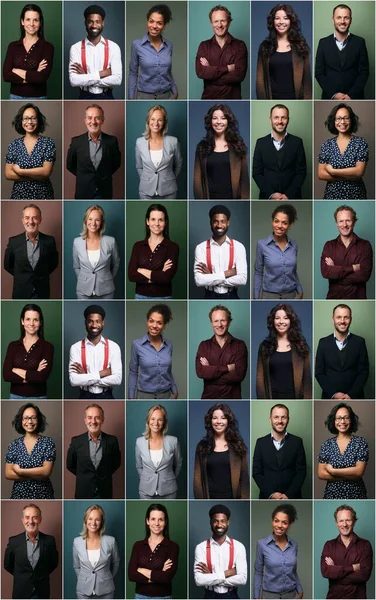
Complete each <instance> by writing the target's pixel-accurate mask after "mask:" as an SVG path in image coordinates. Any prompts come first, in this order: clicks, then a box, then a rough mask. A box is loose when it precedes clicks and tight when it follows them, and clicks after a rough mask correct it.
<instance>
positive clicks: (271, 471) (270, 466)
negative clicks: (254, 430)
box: [252, 433, 307, 498]
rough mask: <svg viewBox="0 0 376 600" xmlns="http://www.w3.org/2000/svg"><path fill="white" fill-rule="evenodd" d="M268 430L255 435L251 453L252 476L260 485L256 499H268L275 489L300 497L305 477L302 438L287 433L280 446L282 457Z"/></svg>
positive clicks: (289, 496) (305, 463)
mask: <svg viewBox="0 0 376 600" xmlns="http://www.w3.org/2000/svg"><path fill="white" fill-rule="evenodd" d="M277 452H282V450H279V451H277V450H276V449H275V447H274V444H273V440H272V437H271V435H270V433H269V434H268V435H265V436H264V437H262V438H258V440H257V442H256V446H255V451H254V454H253V466H252V477H253V479H254V480H255V482H256V483H257V485H258V487H259V488H260V495H259V498H269V497H270V496H271V495H272V494H273V493H274V492H281V493H282V494H286V496H288V498H301V497H302V489H301V488H302V485H303V483H304V480H305V478H306V476H307V461H306V456H305V452H304V446H303V440H302V438H300V437H298V436H297V435H293V434H292V433H289V434H288V435H287V437H286V440H285V443H284V445H283V453H282V454H280V455H279V456H280V458H281V460H280V461H278V460H277Z"/></svg>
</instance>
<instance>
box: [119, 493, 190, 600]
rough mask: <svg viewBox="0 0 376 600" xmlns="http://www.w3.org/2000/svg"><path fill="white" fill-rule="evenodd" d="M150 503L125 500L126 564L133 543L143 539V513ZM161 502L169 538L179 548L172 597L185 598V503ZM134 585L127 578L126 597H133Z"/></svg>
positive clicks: (176, 501) (174, 501)
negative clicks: (166, 515) (164, 509)
mask: <svg viewBox="0 0 376 600" xmlns="http://www.w3.org/2000/svg"><path fill="white" fill-rule="evenodd" d="M157 502H158V500H157ZM150 504H151V502H149V501H148V500H141V501H138V502H137V501H128V502H127V518H126V523H127V528H126V531H127V538H126V547H127V564H128V563H129V559H130V557H131V554H132V548H133V544H134V543H135V542H137V541H138V540H143V539H145V515H146V511H147V509H148V507H149V506H150ZM162 504H163V506H165V508H166V509H167V513H168V522H169V533H170V540H172V541H173V542H175V543H176V544H178V546H179V549H180V551H179V566H178V570H177V572H176V573H175V577H174V579H173V580H172V597H173V598H187V503H186V502H183V501H178V500H164V501H163V502H162ZM135 587H136V585H135V583H132V582H131V581H129V580H127V587H126V597H127V598H134V594H135Z"/></svg>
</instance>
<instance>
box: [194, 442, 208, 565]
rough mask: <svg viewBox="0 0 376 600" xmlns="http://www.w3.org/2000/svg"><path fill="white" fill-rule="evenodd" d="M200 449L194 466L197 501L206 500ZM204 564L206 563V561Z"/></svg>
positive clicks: (197, 450)
mask: <svg viewBox="0 0 376 600" xmlns="http://www.w3.org/2000/svg"><path fill="white" fill-rule="evenodd" d="M199 447H200V444H197V446H196V453H195V465H194V471H193V495H194V497H195V498H196V500H197V499H203V498H205V496H204V488H203V485H202V476H203V474H202V469H201V460H200V453H199ZM204 562H206V560H205V561H204Z"/></svg>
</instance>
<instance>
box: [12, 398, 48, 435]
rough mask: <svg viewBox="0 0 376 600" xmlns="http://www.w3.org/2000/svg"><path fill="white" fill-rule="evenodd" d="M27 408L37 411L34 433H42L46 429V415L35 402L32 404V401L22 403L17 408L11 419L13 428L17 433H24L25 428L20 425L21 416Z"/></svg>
mask: <svg viewBox="0 0 376 600" xmlns="http://www.w3.org/2000/svg"><path fill="white" fill-rule="evenodd" d="M28 408H33V409H34V410H35V412H36V413H37V419H38V421H37V423H38V425H37V427H36V429H35V431H36V433H43V432H44V431H45V430H46V426H47V421H46V417H45V416H44V414H43V413H42V412H41V410H40V409H39V407H38V406H37V405H36V404H33V403H32V402H27V404H23V405H22V406H21V407H20V408H19V409H18V411H17V414H16V416H15V417H14V419H13V421H12V425H13V427H14V428H15V430H16V431H17V433H19V434H20V435H25V429H24V428H23V426H22V416H23V414H24V412H25V410H27V409H28Z"/></svg>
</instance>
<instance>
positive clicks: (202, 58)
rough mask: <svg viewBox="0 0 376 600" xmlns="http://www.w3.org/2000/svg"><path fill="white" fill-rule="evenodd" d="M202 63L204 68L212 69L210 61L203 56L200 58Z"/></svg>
mask: <svg viewBox="0 0 376 600" xmlns="http://www.w3.org/2000/svg"><path fill="white" fill-rule="evenodd" d="M200 63H201V64H202V66H203V67H210V65H209V61H208V59H207V58H204V57H203V56H201V57H200Z"/></svg>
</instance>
